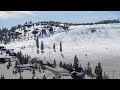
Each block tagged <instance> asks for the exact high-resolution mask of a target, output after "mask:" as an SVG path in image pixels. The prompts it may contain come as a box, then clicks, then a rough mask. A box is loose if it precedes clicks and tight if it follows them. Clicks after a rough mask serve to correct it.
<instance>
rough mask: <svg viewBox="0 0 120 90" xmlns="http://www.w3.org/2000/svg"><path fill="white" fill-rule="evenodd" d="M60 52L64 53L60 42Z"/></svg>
mask: <svg viewBox="0 0 120 90" xmlns="http://www.w3.org/2000/svg"><path fill="white" fill-rule="evenodd" d="M60 52H62V42H60Z"/></svg>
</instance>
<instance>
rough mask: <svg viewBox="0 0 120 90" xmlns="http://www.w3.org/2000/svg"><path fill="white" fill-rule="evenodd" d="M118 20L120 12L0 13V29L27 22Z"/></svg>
mask: <svg viewBox="0 0 120 90" xmlns="http://www.w3.org/2000/svg"><path fill="white" fill-rule="evenodd" d="M118 18H120V11H0V28H1V27H8V28H10V27H11V26H13V25H17V24H24V23H25V22H26V21H29V20H32V21H34V22H37V21H41V20H48V21H49V20H53V21H62V22H73V23H82V22H96V21H100V20H105V19H118Z"/></svg>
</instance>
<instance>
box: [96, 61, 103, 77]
mask: <svg viewBox="0 0 120 90" xmlns="http://www.w3.org/2000/svg"><path fill="white" fill-rule="evenodd" d="M95 73H96V79H102V78H103V77H102V67H101V64H100V63H98V66H96V68H95Z"/></svg>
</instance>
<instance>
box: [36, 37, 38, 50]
mask: <svg viewBox="0 0 120 90" xmlns="http://www.w3.org/2000/svg"><path fill="white" fill-rule="evenodd" d="M36 47H37V49H38V48H39V40H38V37H37V39H36Z"/></svg>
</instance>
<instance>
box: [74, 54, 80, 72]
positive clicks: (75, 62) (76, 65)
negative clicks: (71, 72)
mask: <svg viewBox="0 0 120 90" xmlns="http://www.w3.org/2000/svg"><path fill="white" fill-rule="evenodd" d="M78 63H79V62H78V58H77V55H75V57H74V68H75V70H76V69H77V68H78V67H79V65H78Z"/></svg>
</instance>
